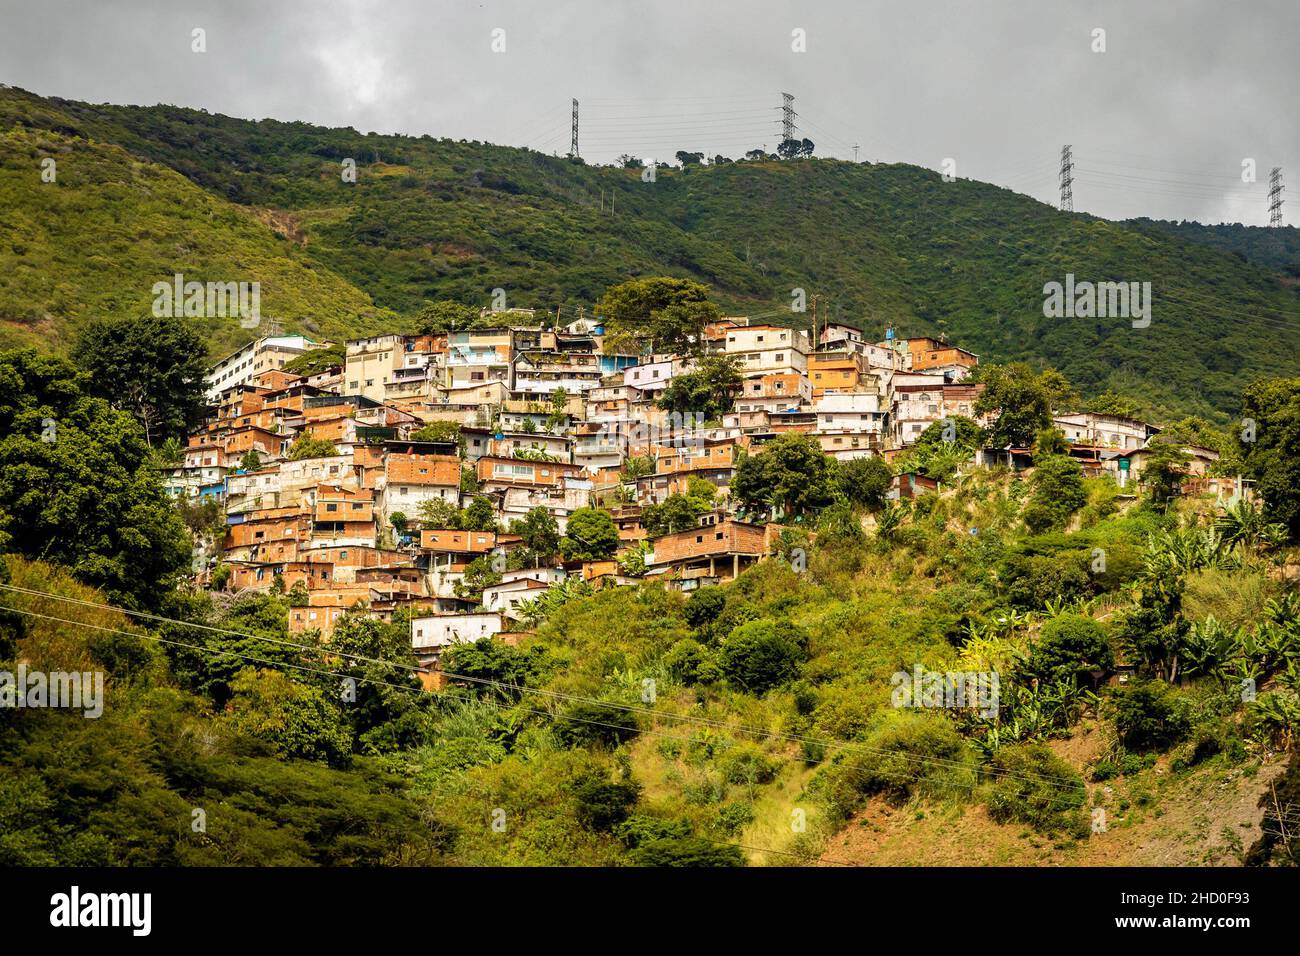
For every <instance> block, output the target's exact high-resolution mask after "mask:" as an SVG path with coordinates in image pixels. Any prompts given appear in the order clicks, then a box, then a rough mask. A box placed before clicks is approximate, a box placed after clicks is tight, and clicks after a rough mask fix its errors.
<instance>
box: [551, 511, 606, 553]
mask: <svg viewBox="0 0 1300 956" xmlns="http://www.w3.org/2000/svg"><path fill="white" fill-rule="evenodd" d="M617 550H618V526H617V525H616V524H614V517H613V515H611V514H610V513H609V512H608V511H604V510H602V509H600V508H578V509H577V510H575V511H574V512H573V514H571V515H569V521H568V523H567V524H566V526H565V529H564V538H563V539H562V540H561V541H560V554H561V555H562V556H563V557H564V560H566V561H605V560H608V559H609V558H612V557H613V556H614V553H615V552H616V551H617Z"/></svg>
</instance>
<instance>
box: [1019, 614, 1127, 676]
mask: <svg viewBox="0 0 1300 956" xmlns="http://www.w3.org/2000/svg"><path fill="white" fill-rule="evenodd" d="M1114 667H1115V655H1114V653H1113V652H1112V651H1111V649H1110V644H1109V643H1108V642H1107V641H1106V631H1105V629H1104V628H1103V627H1102V626H1101V625H1100V624H1098V623H1097V622H1096V621H1094V620H1093V619H1092V618H1090V617H1084V616H1083V615H1082V614H1061V615H1058V616H1057V617H1054V618H1052V619H1051V620H1050V621H1048V622H1047V623H1046V624H1044V625H1043V629H1042V631H1041V632H1040V633H1039V640H1038V645H1037V646H1036V647H1034V648H1033V650H1032V651H1031V653H1030V655H1029V660H1028V661H1027V662H1026V665H1025V669H1026V671H1027V672H1028V673H1029V675H1030V676H1032V677H1036V678H1038V679H1039V680H1046V681H1052V682H1054V681H1060V680H1069V679H1071V678H1074V677H1082V676H1083V675H1084V674H1087V673H1089V672H1091V671H1094V670H1101V671H1111V670H1113V669H1114Z"/></svg>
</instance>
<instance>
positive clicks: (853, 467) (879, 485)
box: [835, 456, 893, 511]
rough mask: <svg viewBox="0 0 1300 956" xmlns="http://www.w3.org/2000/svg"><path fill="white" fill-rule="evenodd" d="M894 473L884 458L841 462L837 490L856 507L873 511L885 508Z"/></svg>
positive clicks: (836, 479)
mask: <svg viewBox="0 0 1300 956" xmlns="http://www.w3.org/2000/svg"><path fill="white" fill-rule="evenodd" d="M892 478H893V472H892V471H890V469H889V465H888V464H886V462H885V460H884V459H883V458H878V457H875V456H872V457H871V458H853V459H850V460H849V461H845V462H840V466H839V468H838V469H837V472H836V475H835V490H836V491H837V492H838V493H839V494H841V495H843V496H844V497H845V498H847V499H848V500H849V501H851V502H852V503H853V504H855V505H861V506H863V507H864V508H867V509H869V510H871V511H879V510H880V509H881V508H883V507H885V494H886V493H887V492H888V491H889V482H890V480H891V479H892Z"/></svg>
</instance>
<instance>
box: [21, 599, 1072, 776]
mask: <svg viewBox="0 0 1300 956" xmlns="http://www.w3.org/2000/svg"><path fill="white" fill-rule="evenodd" d="M0 588H7V589H9V590H17V591H22V592H25V593H28V594H34V595H40V596H42V597H48V598H53V599H55V600H63V601H68V602H70V603H74V604H84V605H88V606H90V607H93V608H96V609H99V610H107V611H116V612H119V613H123V614H125V613H128V612H126V611H125V610H124V609H122V608H117V607H114V606H113V605H109V604H96V603H95V602H89V601H82V600H80V599H77V598H67V597H65V596H63V595H59V594H55V593H53V592H45V591H39V590H36V589H32V588H18V587H15V586H13V585H0ZM0 606H4V607H7V608H8V609H9V610H13V611H16V612H18V613H20V614H31V615H33V616H35V617H41V618H45V619H47V620H51V621H57V622H61V623H64V624H71V625H74V626H84V627H90V628H95V629H97V630H105V631H114V632H116V633H120V634H126V635H130V636H134V637H140V638H144V639H147V640H157V641H159V642H161V643H164V644H175V645H177V646H180V647H187V648H191V649H193V650H197V651H200V652H203V653H210V654H214V655H216V656H219V657H221V656H235V657H243V658H246V659H249V660H253V661H256V662H258V663H265V664H268V665H270V666H273V667H275V666H281V662H276V661H267V660H265V659H263V658H257V657H254V656H252V655H248V654H244V653H242V652H238V651H223V650H217V649H215V648H209V647H204V646H200V645H193V644H186V643H184V642H179V641H173V640H170V639H167V638H161V637H155V636H151V635H146V634H137V633H135V632H133V631H123V630H120V629H115V628H107V627H103V626H101V625H95V624H87V623H84V622H81V621H71V620H67V619H65V618H56V617H52V616H50V615H44V614H38V613H36V612H35V611H29V610H27V609H24V608H17V607H12V606H9V605H0ZM153 619H154V620H158V621H163V622H166V623H171V624H176V625H179V626H182V627H198V628H200V629H206V625H198V624H193V623H191V622H188V621H182V620H179V619H175V618H165V617H161V616H159V615H154V616H153ZM225 633H228V634H233V635H236V636H240V637H245V638H248V639H251V640H260V641H266V642H268V643H272V644H281V645H285V646H289V647H295V648H298V649H302V650H307V651H311V652H314V653H322V652H323V649H322V648H320V647H314V646H312V645H310V644H298V643H294V642H292V641H285V640H280V639H277V638H268V637H263V636H261V635H257V634H247V633H243V632H239V631H226V632H225ZM339 656H344V655H339ZM365 660H370V661H373V662H374V663H379V664H390V663H391V664H392V666H394V667H402V666H404V665H401V664H396V663H392V662H389V661H382V660H374V659H369V658H366V659H365ZM283 666H287V667H293V668H295V669H299V670H304V671H307V672H311V673H317V674H324V675H327V676H331V677H335V676H338V675H337V674H335V673H334V672H331V671H322V670H319V669H317V668H310V667H305V666H302V665H293V664H284V665H283ZM409 669H411V670H419V668H413V667H412V668H409ZM442 673H443V674H444V676H446V677H447V678H449V679H452V680H465V681H469V682H471V683H477V684H483V685H486V686H492V687H496V688H498V689H506V690H510V691H514V692H517V693H521V694H522V693H531V694H537V695H539V696H545V697H554V698H557V699H563V700H569V701H578V702H583V703H591V704H599V705H601V706H607V707H611V708H614V709H617V710H624V711H629V712H635V713H645V714H648V715H650V716H653V717H660V718H664V719H668V720H679V721H686V722H690V723H702V724H706V725H708V726H711V727H717V728H720V729H726V730H730V731H732V732H736V733H747V734H751V735H754V736H759V737H764V738H767V739H771V740H780V741H783V742H786V743H811V744H818V745H820V746H822V747H825V748H826V749H827V750H829V749H830V748H831V747H832V746H838V747H839V748H840V749H841V750H851V751H859V752H863V753H868V754H871V755H875V756H908V757H910V758H911V759H915V760H918V761H920V762H922V763H929V764H933V765H936V766H941V767H945V768H947V769H956V768H964V767H966V765H965V764H963V763H961V762H960V761H953V760H946V759H944V758H939V757H918V756H915V755H913V754H910V753H909V752H907V751H902V750H890V749H887V748H877V747H869V746H867V745H865V744H859V743H856V742H853V741H846V740H840V739H836V738H816V737H810V736H807V735H803V734H782V733H775V732H771V731H765V730H762V729H760V728H755V727H746V726H743V725H742V726H739V727H736V726H734V725H731V724H727V723H726V722H723V721H717V720H715V719H713V718H706V717H697V716H694V715H690V714H672V713H668V712H666V711H661V710H657V709H655V708H647V707H637V706H633V705H623V704H615V703H613V702H610V701H604V700H601V699H600V698H598V697H588V696H584V695H579V694H563V693H560V692H558V691H547V690H544V689H542V688H532V687H525V686H522V685H518V684H510V683H507V682H503V681H494V680H489V679H487V678H476V677H470V676H468V675H465V674H457V673H453V672H449V671H444V672H442ZM356 679H357V680H365V681H367V682H369V683H375V684H381V685H383V686H387V687H392V688H397V689H405V690H411V691H415V690H417V688H411V687H404V685H401V684H393V683H391V682H388V681H380V680H375V679H371V678H356ZM420 692H423V691H420ZM575 719H576V718H575ZM597 723H599V722H597ZM604 726H610V727H616V726H618V725H613V724H604ZM660 736H669V737H670V739H674V740H679V741H686V740H688V738H680V737H671V736H670V735H663V734H660ZM986 772H988V773H991V774H993V775H995V776H1009V777H1020V778H1023V779H1028V780H1036V781H1046V782H1052V781H1055V782H1057V783H1060V782H1063V781H1060V779H1059V778H1052V777H1046V776H1043V775H1041V774H1022V773H1017V772H1014V771H986ZM1068 789H1073V785H1070V786H1068Z"/></svg>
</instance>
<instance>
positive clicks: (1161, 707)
mask: <svg viewBox="0 0 1300 956" xmlns="http://www.w3.org/2000/svg"><path fill="white" fill-rule="evenodd" d="M1114 700H1115V730H1116V731H1117V732H1118V733H1119V740H1120V743H1122V744H1123V745H1124V746H1125V747H1127V748H1128V749H1130V750H1136V751H1138V752H1146V751H1149V750H1165V749H1167V748H1168V747H1170V746H1172V745H1173V744H1176V743H1178V741H1180V740H1182V739H1183V738H1184V737H1186V736H1187V733H1188V731H1189V730H1190V729H1191V721H1190V720H1189V718H1188V715H1187V708H1186V707H1185V706H1184V704H1183V701H1182V700H1181V699H1180V698H1179V697H1178V694H1177V692H1176V691H1175V690H1174V689H1173V688H1172V687H1170V686H1169V685H1168V684H1166V683H1165V682H1164V681H1154V680H1153V681H1143V682H1141V683H1138V684H1130V685H1129V686H1127V687H1122V688H1119V689H1118V690H1116V692H1115V696H1114Z"/></svg>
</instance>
